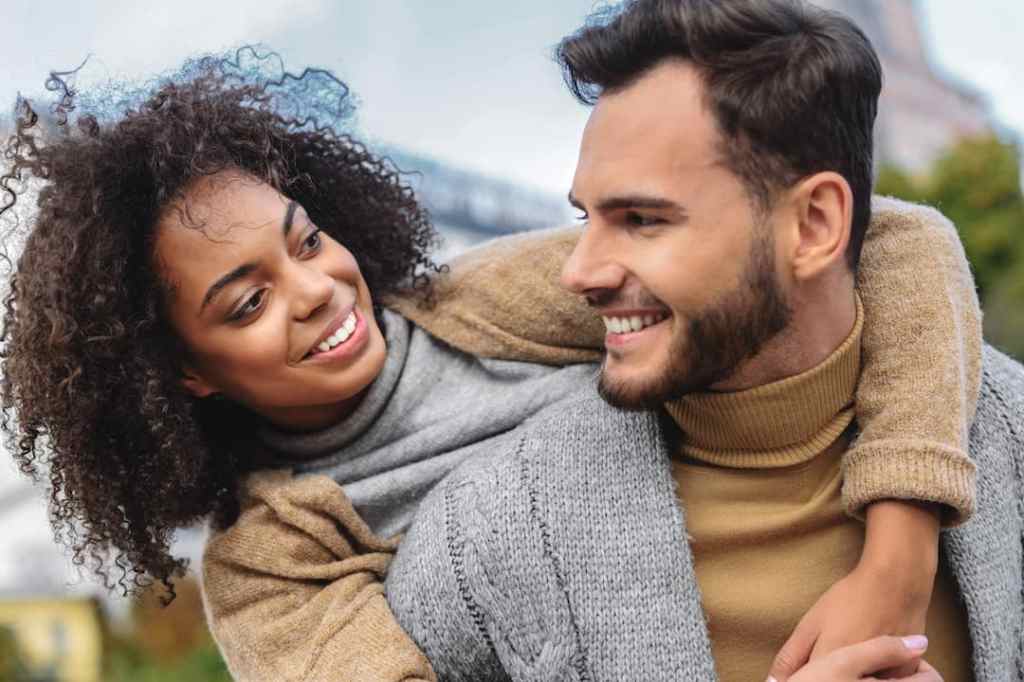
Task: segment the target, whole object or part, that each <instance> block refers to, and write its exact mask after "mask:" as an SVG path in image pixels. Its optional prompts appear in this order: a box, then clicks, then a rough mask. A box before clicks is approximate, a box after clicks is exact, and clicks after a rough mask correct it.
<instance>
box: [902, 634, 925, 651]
mask: <svg viewBox="0 0 1024 682" xmlns="http://www.w3.org/2000/svg"><path fill="white" fill-rule="evenodd" d="M903 646H905V647H907V648H908V649H910V650H911V651H924V650H925V649H927V648H928V638H927V637H925V636H924V635H914V636H912V637H904V638H903Z"/></svg>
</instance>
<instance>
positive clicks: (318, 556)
mask: <svg viewBox="0 0 1024 682" xmlns="http://www.w3.org/2000/svg"><path fill="white" fill-rule="evenodd" d="M397 544H398V543H397V539H392V540H381V539H380V538H378V537H376V536H375V535H374V534H373V533H372V531H370V529H369V527H368V526H367V525H366V524H365V523H363V521H362V519H360V518H359V516H358V515H357V514H356V512H355V510H354V509H353V507H352V505H351V503H350V502H349V500H348V498H347V497H346V496H345V494H344V492H343V491H342V489H341V488H340V487H339V486H338V485H337V484H336V483H335V482H334V481H332V480H330V479H329V478H326V477H322V476H309V477H302V478H296V479H292V478H291V475H290V474H289V473H287V472H263V473H259V474H255V475H253V476H252V477H250V478H249V480H247V481H246V484H245V488H244V494H243V505H242V511H241V514H240V516H239V518H238V520H237V521H236V522H235V523H234V524H233V525H232V526H230V527H229V528H227V529H225V530H221V531H215V532H213V533H212V535H211V537H210V539H209V541H208V542H207V545H206V548H205V551H204V555H203V564H202V577H203V599H204V604H205V607H206V615H207V622H208V624H209V627H210V631H211V632H212V634H213V636H214V639H215V640H216V641H217V644H218V646H219V647H220V650H221V653H222V654H223V656H224V659H225V661H226V663H227V665H228V667H229V669H230V670H231V673H232V675H233V677H234V679H236V680H240V681H243V682H282V681H287V682H293V681H294V682H300V681H301V682H317V681H323V682H338V681H339V680H360V681H365V682H427V681H430V682H434V681H435V680H436V679H437V678H436V677H435V675H434V672H433V670H432V668H431V666H430V664H429V662H428V661H427V659H426V657H425V656H424V655H423V653H422V652H421V651H420V650H419V649H418V648H417V647H416V645H415V644H414V643H413V641H412V640H411V639H410V638H409V637H408V635H406V633H405V632H404V631H403V630H402V628H401V627H400V626H399V625H398V622H397V621H396V620H395V617H394V615H392V612H391V609H390V608H389V606H388V604H387V601H386V600H385V597H384V589H383V579H384V575H385V573H386V571H387V569H388V566H389V564H390V562H391V559H392V557H393V555H394V552H395V550H396V548H397Z"/></svg>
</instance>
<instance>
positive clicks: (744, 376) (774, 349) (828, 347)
mask: <svg viewBox="0 0 1024 682" xmlns="http://www.w3.org/2000/svg"><path fill="white" fill-rule="evenodd" d="M827 289H828V287H820V288H817V291H815V290H813V289H812V290H809V291H805V292H797V293H796V294H795V295H794V296H793V297H792V300H791V301H790V304H791V306H792V310H793V318H792V320H791V321H790V324H789V325H787V327H786V329H784V330H783V331H781V332H780V333H779V334H777V335H776V336H775V337H773V338H772V339H771V340H769V341H768V342H767V343H766V344H765V345H764V347H763V348H762V349H761V350H760V352H758V354H757V355H755V356H754V357H753V358H751V359H750V360H747V361H746V362H744V363H743V364H741V365H740V366H739V367H737V369H736V371H734V372H733V373H732V374H730V375H729V377H728V378H726V379H724V380H723V381H720V382H718V383H716V384H715V385H713V386H712V387H711V390H712V391H719V392H725V391H742V390H746V389H749V388H754V387H756V386H763V385H765V384H769V383H772V382H773V381H779V380H780V379H785V378H786V377H791V376H795V375H797V374H800V373H802V372H805V371H807V370H809V369H811V368H813V367H817V366H818V365H820V364H821V363H822V362H824V361H825V359H826V358H828V356H829V355H831V354H832V353H833V352H834V351H835V350H836V349H837V348H838V347H839V346H840V345H841V344H842V343H843V341H845V340H846V338H847V337H848V336H849V335H850V332H851V331H852V330H853V326H854V324H855V323H856V321H857V304H856V300H855V295H854V292H853V288H852V286H850V287H845V288H843V289H844V290H843V291H842V292H841V293H838V294H834V293H831V294H829V293H824V292H825V291H826V290H827ZM833 291H834V290H833Z"/></svg>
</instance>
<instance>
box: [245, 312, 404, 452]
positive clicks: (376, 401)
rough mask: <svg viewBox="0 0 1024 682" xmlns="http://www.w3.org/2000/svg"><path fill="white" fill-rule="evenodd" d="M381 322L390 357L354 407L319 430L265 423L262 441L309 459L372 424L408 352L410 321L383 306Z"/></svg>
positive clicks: (335, 447)
mask: <svg viewBox="0 0 1024 682" xmlns="http://www.w3.org/2000/svg"><path fill="white" fill-rule="evenodd" d="M379 322H380V323H381V324H382V325H383V327H384V329H383V330H382V331H383V332H384V338H385V341H386V343H387V357H386V358H385V360H384V367H383V368H382V369H381V372H380V374H378V375H377V378H376V379H375V380H374V382H373V383H372V384H370V388H369V389H368V390H367V392H366V395H365V396H364V397H363V400H362V402H361V403H359V406H358V407H356V409H355V411H354V412H353V413H352V414H350V415H349V416H348V417H346V418H345V419H343V420H342V421H340V422H338V423H337V424H334V425H333V426H328V427H327V428H325V429H321V430H319V431H304V432H301V433H296V432H290V431H283V430H281V429H278V428H275V427H274V426H273V425H270V424H265V425H264V426H262V427H261V428H260V429H259V431H258V432H257V438H258V439H259V442H260V443H262V444H263V445H265V446H266V447H267V448H269V449H270V450H271V451H272V452H273V453H274V454H275V455H278V456H280V457H282V458H283V459H285V460H291V461H297V460H299V461H301V460H309V459H315V458H318V457H324V456H326V455H330V454H334V453H335V452H337V451H338V450H340V449H341V448H343V447H345V446H346V445H348V444H349V443H351V442H353V441H354V440H356V439H357V438H359V436H361V435H362V434H363V433H365V432H366V430H367V429H368V428H370V426H371V425H372V424H373V423H374V421H376V419H377V417H379V416H380V414H381V412H383V411H384V408H386V407H387V404H388V400H390V398H391V394H392V393H393V392H394V390H395V386H397V385H398V380H399V378H401V376H402V370H403V369H404V368H405V360H406V357H407V356H408V354H409V335H410V323H409V322H408V321H407V320H406V319H405V318H403V317H402V316H401V315H399V314H397V313H394V312H392V311H390V310H388V309H386V308H385V309H383V310H382V313H381V316H380V318H379Z"/></svg>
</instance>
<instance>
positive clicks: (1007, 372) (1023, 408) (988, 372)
mask: <svg viewBox="0 0 1024 682" xmlns="http://www.w3.org/2000/svg"><path fill="white" fill-rule="evenodd" d="M1006 453H1009V454H1012V455H1016V456H1017V457H1019V456H1021V454H1024V366H1021V363H1020V362H1018V361H1017V360H1014V359H1013V358H1011V357H1009V356H1008V355H1006V354H1005V353H1002V352H1001V351H999V350H997V349H995V348H993V347H992V346H989V345H987V344H986V345H985V347H984V349H983V351H982V381H981V394H980V395H979V396H978V409H977V412H976V413H975V416H974V423H973V424H972V425H971V456H972V458H974V459H975V460H977V462H978V466H979V471H980V470H981V469H983V468H984V466H985V465H986V464H985V462H986V461H987V460H988V459H989V458H992V457H995V458H996V459H998V460H1000V461H1001V460H1003V459H1004V455H1005V454H1006ZM1011 459H1012V458H1011ZM983 460H984V461H983Z"/></svg>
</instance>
